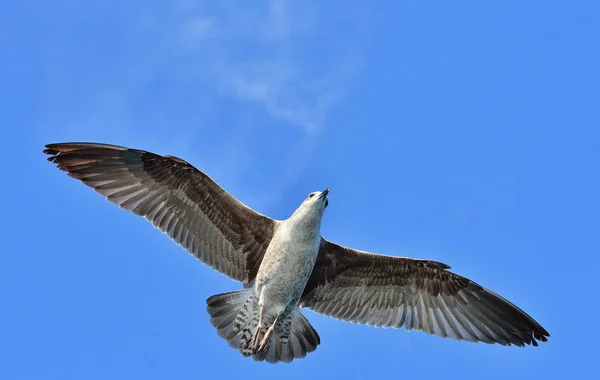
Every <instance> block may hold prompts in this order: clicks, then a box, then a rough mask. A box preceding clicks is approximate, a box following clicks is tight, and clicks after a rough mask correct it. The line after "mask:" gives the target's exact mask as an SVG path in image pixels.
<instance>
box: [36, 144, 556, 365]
mask: <svg viewBox="0 0 600 380" xmlns="http://www.w3.org/2000/svg"><path fill="white" fill-rule="evenodd" d="M44 153H46V154H49V155H50V156H51V157H49V159H48V160H49V161H51V162H53V163H55V164H56V165H57V167H58V168H59V169H61V170H64V171H66V172H67V173H68V174H69V176H71V177H73V178H75V179H78V180H80V181H81V182H82V183H84V184H86V185H88V186H90V187H92V188H93V189H94V190H96V191H97V192H98V193H100V194H102V195H103V196H105V197H106V198H107V199H108V200H109V201H110V202H112V203H115V204H117V205H119V206H120V207H121V208H123V209H125V210H129V211H131V212H133V213H135V214H136V215H139V216H142V217H144V218H146V219H147V220H148V221H150V222H151V223H152V224H153V225H154V226H155V227H157V228H158V229H160V230H161V231H162V232H164V233H166V234H167V235H168V236H169V237H170V238H172V239H173V240H174V241H175V242H176V243H177V244H179V245H181V246H182V247H184V248H185V249H187V250H188V251H189V252H190V253H191V254H193V255H194V256H195V257H197V258H198V259H199V260H201V261H202V262H204V263H206V264H207V265H209V266H211V267H212V268H214V269H216V270H218V271H219V272H221V273H223V274H225V275H227V276H229V277H230V278H232V279H234V280H237V281H240V282H241V283H242V284H243V285H244V289H242V290H240V291H234V292H229V293H222V294H217V295H215V296H212V297H210V298H209V299H208V300H207V311H208V313H209V314H210V317H211V318H210V321H211V324H212V325H213V326H214V327H215V328H216V329H217V332H218V334H219V336H221V337H222V338H223V339H225V340H227V342H228V343H229V345H230V346H232V347H233V348H235V349H238V350H239V351H240V352H241V353H242V354H244V355H246V356H250V355H251V356H252V357H253V358H254V359H255V360H266V361H267V362H269V363H277V362H280V361H282V362H291V361H292V360H294V359H297V358H302V357H304V356H306V355H307V353H310V352H312V351H314V350H315V349H316V348H317V346H318V345H319V344H320V338H319V335H318V334H317V332H316V331H315V330H314V328H313V327H312V326H311V325H310V323H309V322H308V320H307V319H306V318H305V317H304V315H303V314H302V312H301V311H300V307H307V308H310V309H313V310H315V311H317V312H319V313H322V314H325V315H328V316H331V317H334V318H338V319H342V320H345V321H350V322H355V323H362V324H368V325H373V326H381V327H393V328H401V327H404V328H405V329H406V330H413V329H414V330H421V331H425V332H427V333H429V334H435V335H438V336H440V337H450V338H453V339H458V340H467V341H472V342H486V343H499V344H502V345H517V346H523V345H526V344H531V345H537V344H538V341H542V342H545V341H546V340H547V337H549V336H550V335H549V334H548V332H547V331H546V330H545V329H544V328H543V327H542V326H541V325H540V324H538V323H537V322H536V321H535V320H533V318H531V317H530V316H529V315H528V314H527V313H525V312H524V311H522V310H521V309H520V308H518V307H517V306H515V305H513V304H512V303H510V302H509V301H508V300H506V299H504V298H502V297H501V296H499V295H498V294H496V293H494V292H492V291H490V290H488V289H486V288H484V287H482V286H480V285H478V284H477V283H475V282H473V281H471V280H469V279H467V278H464V277H462V276H459V275H457V274H455V273H452V272H450V271H449V270H448V269H450V267H449V266H448V265H446V264H443V263H440V262H436V261H431V260H416V259H410V258H402V257H394V256H384V255H379V254H374V253H369V252H365V251H359V250H356V249H352V248H348V247H343V246H340V245H338V244H335V243H332V242H330V241H328V240H326V239H324V238H323V237H321V234H320V226H321V219H322V217H323V213H324V210H325V208H326V207H327V193H328V190H327V191H324V192H315V193H311V194H310V195H309V196H308V197H307V198H306V199H305V200H304V202H302V204H301V205H300V207H299V208H298V209H297V210H296V211H295V212H294V213H293V214H292V216H291V217H290V218H289V219H287V220H283V221H277V220H273V219H271V218H269V217H267V216H264V215H262V214H259V213H257V212H256V211H254V210H252V209H250V208H249V207H247V206H246V205H244V204H242V203H241V202H240V201H238V200H237V199H235V198H234V197H233V196H231V195H230V194H229V193H227V192H226V191H225V190H223V189H222V188H221V187H219V186H218V185H217V184H216V183H215V182H214V181H213V180H211V179H210V178H209V177H208V176H207V175H206V174H204V173H202V172H201V171H199V170H198V169H196V168H195V167H193V166H192V165H190V164H189V163H187V162H186V161H184V160H182V159H180V158H177V157H173V156H160V155H157V154H154V153H150V152H147V151H143V150H137V149H130V148H126V147H121V146H115V145H107V144H97V143H60V144H49V145H47V146H46V149H45V150H44Z"/></svg>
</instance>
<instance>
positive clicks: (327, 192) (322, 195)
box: [319, 188, 330, 198]
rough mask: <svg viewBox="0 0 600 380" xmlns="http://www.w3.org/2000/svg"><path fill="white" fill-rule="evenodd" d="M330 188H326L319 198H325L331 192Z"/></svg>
mask: <svg viewBox="0 0 600 380" xmlns="http://www.w3.org/2000/svg"><path fill="white" fill-rule="evenodd" d="M329 190H330V189H329V188H327V189H325V190H324V191H323V192H322V193H321V194H320V195H319V198H325V197H326V196H327V194H329Z"/></svg>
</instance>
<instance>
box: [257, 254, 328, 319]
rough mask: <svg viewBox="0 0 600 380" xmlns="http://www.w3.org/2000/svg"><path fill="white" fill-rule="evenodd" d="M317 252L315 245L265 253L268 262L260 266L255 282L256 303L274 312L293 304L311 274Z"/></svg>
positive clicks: (277, 312) (279, 311) (297, 299)
mask: <svg viewBox="0 0 600 380" xmlns="http://www.w3.org/2000/svg"><path fill="white" fill-rule="evenodd" d="M285 248H288V247H285ZM269 253H270V252H269ZM317 253H318V251H317V248H316V247H314V246H312V245H311V246H308V247H296V249H285V250H283V251H279V252H273V254H272V255H265V260H267V263H268V265H261V268H260V269H259V271H258V274H257V277H256V284H255V290H256V293H257V295H258V298H259V303H262V304H263V305H264V306H265V308H271V309H274V310H273V313H274V314H279V313H281V312H283V310H284V309H285V308H287V307H288V306H290V305H294V306H295V305H296V304H297V303H298V301H299V300H300V297H301V296H302V292H303V291H304V287H305V286H306V283H307V282H308V278H309V277H310V274H311V273H312V270H313V268H314V265H315V262H316V259H317ZM268 256H270V257H268Z"/></svg>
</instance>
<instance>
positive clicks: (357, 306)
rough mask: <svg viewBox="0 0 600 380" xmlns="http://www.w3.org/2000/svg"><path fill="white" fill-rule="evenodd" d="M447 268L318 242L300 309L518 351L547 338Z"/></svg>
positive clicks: (508, 307)
mask: <svg viewBox="0 0 600 380" xmlns="http://www.w3.org/2000/svg"><path fill="white" fill-rule="evenodd" d="M447 269H450V267H449V266H448V265H446V264H442V263H439V262H436V261H430V260H415V259H408V258H401V257H393V256H384V255H377V254H373V253H369V252H364V251H359V250H355V249H351V248H347V247H343V246H340V245H338V244H335V243H332V242H329V241H327V240H325V239H321V246H320V249H319V256H318V258H317V262H316V264H315V268H314V270H313V273H312V275H311V277H310V279H309V281H308V283H307V285H306V288H305V290H304V293H303V295H302V298H301V300H300V306H303V307H308V308H310V309H313V310H314V311H316V312H318V313H321V314H325V315H328V316H331V317H334V318H338V319H342V320H345V321H349V322H354V323H361V324H367V325H372V326H381V327H394V328H401V327H403V326H404V328H405V329H406V330H412V329H415V330H422V331H425V332H427V333H429V334H435V335H438V336H441V337H450V338H453V339H458V340H467V341H473V342H477V341H481V342H486V343H500V344H502V345H511V344H515V345H518V346H523V345H525V344H532V345H537V341H538V340H539V341H544V342H545V341H546V340H547V337H548V336H549V334H548V332H547V331H546V330H545V329H544V328H543V327H542V326H540V325H539V324H538V323H537V322H536V321H534V320H533V318H531V317H530V316H529V315H527V314H526V313H525V312H524V311H522V310H521V309H519V308H518V307H517V306H515V305H513V304H512V303H510V302H509V301H507V300H506V299H504V298H502V297H501V296H499V295H497V294H495V293H494V292H492V291H490V290H488V289H485V288H483V287H481V286H480V285H478V284H476V283H475V282H473V281H471V280H469V279H467V278H464V277H461V276H459V275H457V274H454V273H452V272H449V271H448V270H447Z"/></svg>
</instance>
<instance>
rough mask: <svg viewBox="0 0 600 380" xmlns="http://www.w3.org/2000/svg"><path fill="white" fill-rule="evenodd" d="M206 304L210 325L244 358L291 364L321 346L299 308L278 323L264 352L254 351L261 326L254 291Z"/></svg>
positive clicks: (231, 294) (220, 297) (219, 296)
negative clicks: (253, 339)
mask: <svg viewBox="0 0 600 380" xmlns="http://www.w3.org/2000/svg"><path fill="white" fill-rule="evenodd" d="M206 303H207V307H206V310H207V311H208V313H209V314H210V323H211V324H212V325H213V326H214V327H215V328H216V329H217V333H218V334H219V336H220V337H221V338H223V339H225V340H226V341H227V342H228V343H229V345H230V346H231V347H233V348H235V349H237V350H239V351H240V352H241V353H242V354H243V355H244V356H250V355H252V357H253V358H254V360H257V361H262V360H266V361H267V362H269V363H277V362H280V361H281V362H286V363H289V362H291V361H292V360H294V359H297V358H303V357H305V356H306V354H307V353H309V352H312V351H314V350H316V349H317V346H318V345H319V343H321V339H320V338H319V334H317V332H316V331H315V329H314V328H313V327H312V326H311V325H310V323H309V322H308V320H307V319H306V317H304V315H302V312H301V311H300V309H299V308H298V307H296V308H295V309H294V310H293V311H292V312H291V313H289V314H288V315H287V317H285V318H282V319H278V320H277V324H276V325H275V329H274V331H273V334H272V335H271V338H270V340H269V343H268V344H267V346H266V347H265V349H264V350H263V351H261V352H255V351H254V350H253V349H252V338H253V336H254V332H255V331H256V328H257V326H258V303H257V302H256V299H255V297H254V290H253V289H252V288H248V289H244V290H240V291H235V292H229V293H222V294H217V295H214V296H212V297H210V298H209V299H208V300H206ZM263 322H265V321H263ZM266 322H268V321H266ZM265 325H266V324H265ZM267 327H268V325H266V326H265V327H263V328H262V329H261V331H259V336H258V338H259V339H260V340H262V338H263V337H264V334H265V333H266V330H267Z"/></svg>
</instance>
